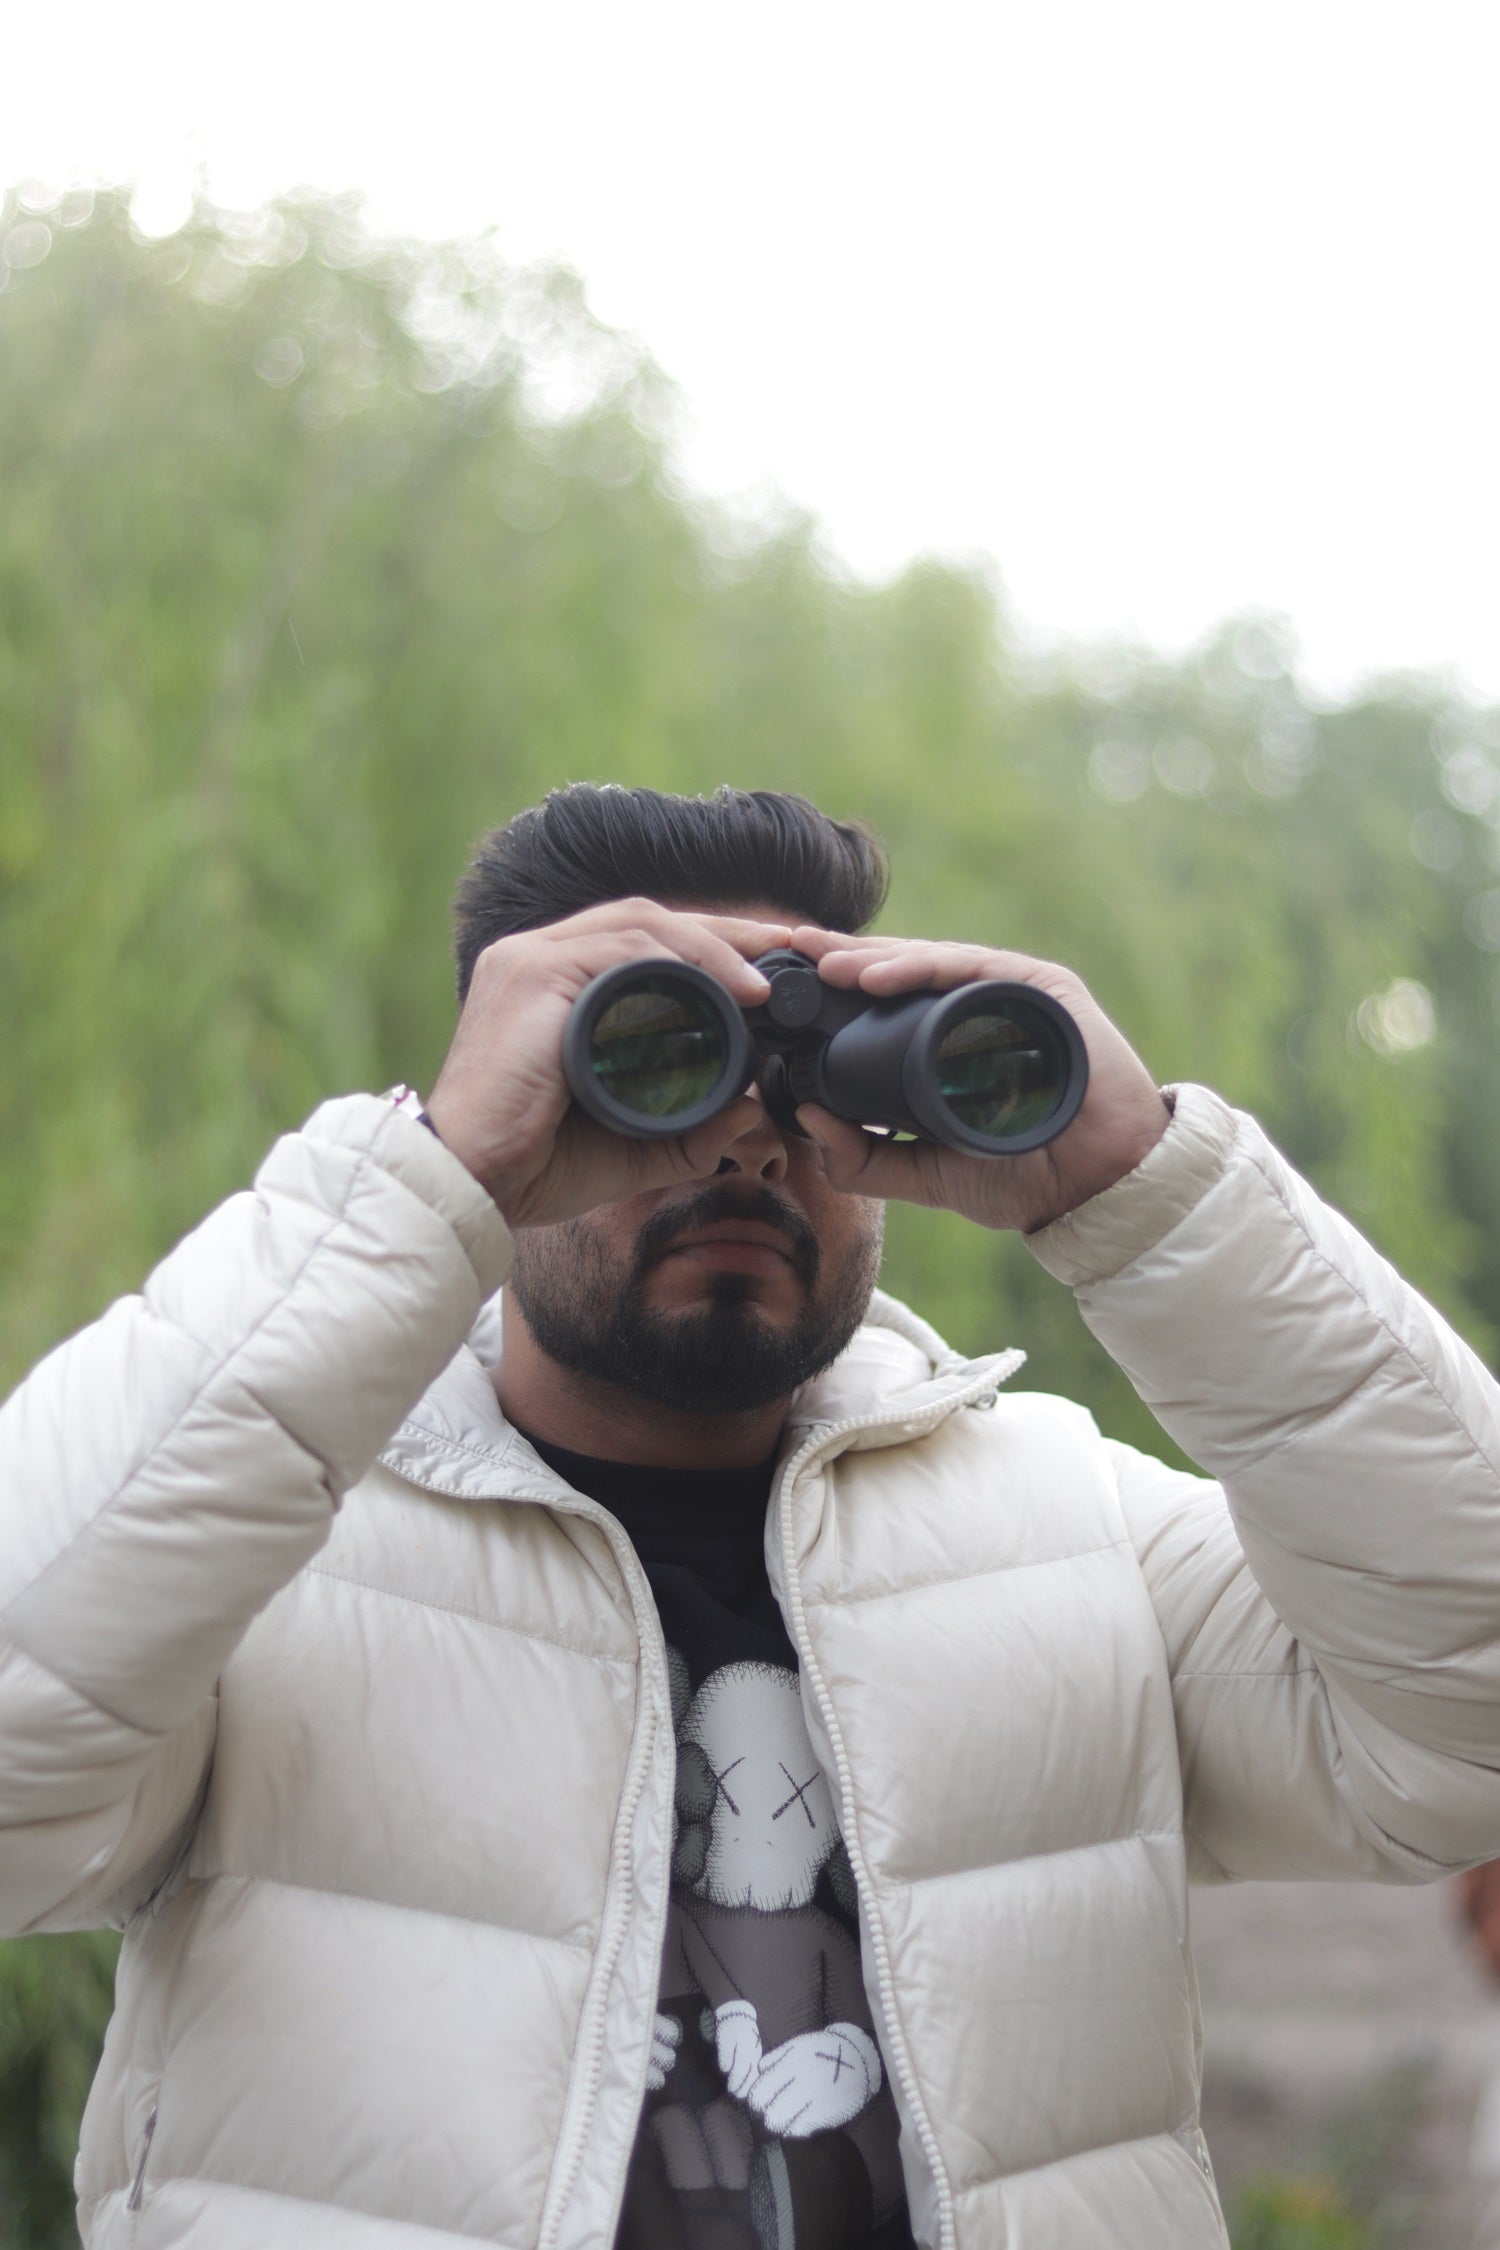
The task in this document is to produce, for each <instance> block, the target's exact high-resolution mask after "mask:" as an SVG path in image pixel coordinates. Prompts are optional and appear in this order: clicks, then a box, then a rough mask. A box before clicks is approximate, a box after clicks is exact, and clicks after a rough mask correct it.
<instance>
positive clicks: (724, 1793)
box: [708, 1757, 805, 1820]
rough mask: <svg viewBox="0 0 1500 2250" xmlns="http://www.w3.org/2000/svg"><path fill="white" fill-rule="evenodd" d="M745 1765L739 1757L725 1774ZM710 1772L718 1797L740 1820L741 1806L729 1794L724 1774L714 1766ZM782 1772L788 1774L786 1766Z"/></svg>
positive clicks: (710, 1768) (788, 1776)
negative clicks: (725, 1785)
mask: <svg viewBox="0 0 1500 2250" xmlns="http://www.w3.org/2000/svg"><path fill="white" fill-rule="evenodd" d="M744 1763H745V1761H744V1758H743V1757H738V1758H735V1759H733V1760H732V1761H731V1762H730V1764H729V1765H727V1766H726V1767H725V1768H724V1773H733V1771H734V1769H735V1767H736V1766H742V1765H743V1764H744ZM708 1770H709V1772H710V1773H711V1774H713V1777H714V1788H715V1790H716V1791H717V1793H718V1795H719V1796H721V1797H722V1798H723V1800H724V1802H725V1804H726V1805H727V1806H728V1807H729V1809H730V1811H731V1812H732V1813H733V1814H734V1816H735V1819H736V1820H738V1818H739V1815H740V1808H739V1806H738V1805H737V1804H736V1803H735V1801H734V1799H733V1798H732V1797H731V1796H730V1794H729V1791H728V1790H727V1789H726V1788H725V1787H724V1773H719V1772H717V1771H715V1769H714V1767H713V1766H710V1767H709V1769H708ZM781 1770H782V1772H783V1773H786V1767H785V1766H783V1767H782V1769H781ZM786 1777H787V1780H788V1781H790V1780H791V1778H792V1777H791V1775H790V1774H789V1773H786ZM804 1786H805V1784H804ZM787 1802H788V1803H790V1802H791V1800H790V1798H788V1800H787ZM773 1817H774V1816H773Z"/></svg>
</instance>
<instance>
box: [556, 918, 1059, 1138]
mask: <svg viewBox="0 0 1500 2250" xmlns="http://www.w3.org/2000/svg"><path fill="white" fill-rule="evenodd" d="M755 966H756V968H758V969H759V970H760V972H761V974H762V975H763V976H764V977H766V978H767V979H768V981H769V983H770V987H771V989H770V993H769V995H768V997H767V998H766V999H765V1000H764V1001H763V1002H762V1003H761V1004H760V1005H759V1006H757V1007H754V1008H741V1007H740V1006H739V1005H738V1003H737V1002H736V1001H734V1000H733V999H731V997H730V995H729V994H728V993H727V992H726V991H725V989H724V987H723V986H722V985H721V984H720V983H719V982H718V981H717V979H716V978H714V977H711V976H710V975H709V974H708V973H707V971H706V970H703V969H699V968H696V967H694V966H693V965H692V963H690V962H686V961H677V960H672V959H663V960H659V961H651V960H646V961H628V962H625V963H623V964H622V965H621V966H619V967H618V968H613V969H606V970H605V971H604V973H603V975H602V976H597V977H595V978H594V980H593V982H592V984H590V985H588V986H587V987H586V988H585V989H584V991H582V992H581V993H580V994H579V996H578V998H577V1000H576V1001H575V1002H574V1004H573V1010H572V1013H571V1015H570V1016H569V1018H568V1022H567V1025H566V1028H565V1030H564V1034H563V1069H564V1071H565V1073H566V1076H567V1081H568V1086H569V1089H570V1091H571V1092H572V1095H573V1098H574V1100H575V1101H576V1102H577V1103H578V1105H579V1107H580V1108H581V1109H583V1110H585V1111H587V1113H588V1115H589V1116H590V1117H594V1118H597V1119H598V1121H599V1123H600V1124H601V1125H607V1126H608V1127H609V1128H610V1129H611V1130H612V1131H613V1132H616V1133H625V1134H628V1135H631V1136H633V1137H634V1138H637V1139H651V1138H656V1137H662V1138H665V1137H666V1136H668V1135H671V1134H675V1133H684V1132H688V1131H690V1130H691V1129H692V1127H693V1126H695V1125H701V1124H704V1123H706V1121H707V1120H708V1119H709V1118H711V1117H714V1116H716V1115H717V1114H718V1112H719V1111H720V1110H721V1109H724V1108H726V1107H727V1106H728V1104H729V1103H730V1102H732V1101H733V1100H734V1099H735V1098H736V1097H737V1096H738V1095H740V1094H742V1093H744V1092H745V1091H746V1089H747V1088H748V1087H749V1086H751V1085H752V1084H753V1085H755V1086H757V1087H758V1088H759V1090H760V1093H761V1097H762V1099H763V1100H764V1102H765V1105H766V1108H767V1110H768V1111H769V1112H770V1114H771V1116H772V1117H773V1118H774V1119H775V1121H776V1123H777V1124H778V1125H779V1126H781V1127H782V1128H783V1129H784V1130H785V1131H787V1132H789V1133H793V1134H796V1135H797V1136H798V1137H799V1138H805V1137H806V1136H805V1135H804V1134H803V1132H802V1128H801V1126H800V1125H799V1124H798V1123H797V1117H796V1112H797V1108H798V1106H799V1104H801V1103H803V1102H816V1103H818V1104H819V1106H820V1107H822V1108H824V1109H828V1110H831V1111H832V1112H833V1113H834V1115H835V1116H837V1117H845V1118H848V1119H850V1120H851V1121H852V1122H853V1123H855V1124H858V1125H868V1126H874V1127H877V1128H880V1129H883V1130H885V1131H888V1132H899V1133H910V1134H914V1135H915V1136H916V1137H917V1138H918V1139H920V1140H928V1141H938V1142H942V1143H943V1144H944V1145H945V1146H947V1147H949V1148H956V1149H963V1150H965V1151H966V1152H967V1153H969V1154H970V1155H975V1156H1019V1155H1021V1154H1023V1153H1024V1152H1025V1151H1026V1150H1028V1149H1033V1148H1040V1147H1042V1146H1043V1145H1044V1143H1046V1142H1047V1141H1051V1140H1055V1139H1056V1138H1057V1135H1058V1134H1059V1133H1061V1132H1062V1131H1063V1130H1064V1129H1065V1127H1066V1126H1067V1125H1068V1124H1070V1123H1071V1121H1072V1119H1073V1117H1074V1116H1075V1115H1076V1114H1077V1111H1078V1106H1079V1104H1080V1102H1081V1101H1082V1100H1083V1097H1084V1092H1085V1090H1086V1088H1087V1085H1088V1057H1087V1055H1086V1053H1085V1050H1084V1044H1083V1039H1082V1036H1081V1035H1080V1033H1079V1030H1078V1027H1077V1025H1076V1024H1075V1023H1074V1021H1073V1019H1072V1017H1071V1016H1070V1015H1069V1014H1068V1012H1067V1010H1066V1009H1065V1008H1064V1007H1062V1006H1061V1005H1060V1004H1059V1003H1058V1002H1057V1001H1056V1000H1054V999H1053V998H1052V997H1051V995H1050V994H1049V993H1045V992H1040V991H1038V990H1037V989H1036V987H1035V986H1034V985H1029V984H1010V983H1002V982H999V981H994V980H986V981H984V982H982V983H976V984H965V985H960V986H958V988H957V989H956V990H955V991H952V992H912V993H902V994H899V995H897V996H896V997H895V998H893V999H887V1000H879V999H872V998H871V997H870V995H869V994H868V993H864V992H860V991H845V990H843V989H841V988H838V987H835V986H833V985H829V984H825V983H824V982H823V980H822V978H821V977H820V976H819V975H818V971H817V966H816V964H815V963H814V962H812V961H810V960H809V959H808V958H807V957H806V955H804V954H801V953H794V952H791V951H790V950H788V949H787V948H785V947H778V948H777V949H776V950H775V951H774V952H770V953H763V954H761V956H760V957H759V959H758V960H757V961H756V963H755Z"/></svg>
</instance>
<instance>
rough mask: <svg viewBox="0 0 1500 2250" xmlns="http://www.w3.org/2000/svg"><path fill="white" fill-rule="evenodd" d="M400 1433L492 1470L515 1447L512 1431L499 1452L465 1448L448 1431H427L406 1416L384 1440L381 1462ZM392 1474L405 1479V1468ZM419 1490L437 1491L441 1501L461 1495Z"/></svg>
mask: <svg viewBox="0 0 1500 2250" xmlns="http://www.w3.org/2000/svg"><path fill="white" fill-rule="evenodd" d="M402 1431H410V1432H411V1434H412V1436H413V1437H418V1438H420V1439H421V1441H422V1443H423V1445H435V1446H438V1447H440V1448H441V1450H442V1451H443V1452H445V1453H461V1454H462V1455H463V1457H464V1459H465V1460H466V1461H483V1462H486V1463H487V1464H489V1466H491V1467H492V1468H500V1467H502V1466H503V1464H504V1461H505V1456H506V1455H507V1454H508V1453H509V1452H511V1451H512V1449H513V1447H514V1444H515V1432H514V1431H512V1432H511V1434H510V1436H508V1437H507V1439H506V1441H505V1443H504V1445H502V1446H501V1447H500V1448H499V1450H498V1451H497V1450H496V1449H495V1447H494V1446H492V1445H465V1443H464V1441H463V1439H462V1438H456V1437H449V1436H448V1434H447V1432H446V1431H444V1430H434V1429H429V1427H428V1426H427V1424H426V1423H425V1422H418V1421H415V1420H413V1419H412V1418H411V1417H410V1416H408V1418H407V1419H406V1421H404V1422H403V1423H402V1424H401V1425H400V1428H398V1429H397V1430H396V1432H395V1434H394V1435H393V1436H392V1437H390V1438H388V1439H387V1440H386V1442H385V1444H384V1446H383V1447H382V1448H381V1452H380V1458H381V1460H382V1461H384V1460H385V1457H386V1455H387V1454H388V1453H389V1452H390V1451H391V1448H392V1447H393V1446H394V1444H395V1442H396V1438H398V1437H400V1435H401V1434H402ZM390 1465H391V1464H389V1463H388V1464H387V1466H390ZM395 1473H396V1475H398V1476H404V1475H405V1474H406V1471H405V1470H404V1469H398V1470H396V1471H395ZM418 1489H419V1490H421V1491H423V1492H428V1491H432V1490H434V1489H436V1490H438V1491H439V1497H440V1498H442V1499H444V1500H456V1499H458V1498H459V1497H460V1495H459V1494H458V1493H456V1492H442V1491H441V1489H440V1488H437V1487H433V1486H430V1485H421V1486H419V1488H418ZM522 1497H523V1495H521V1494H520V1493H510V1492H490V1493H486V1495H485V1498H486V1499H488V1500H495V1501H503V1500H512V1499H520V1498H522Z"/></svg>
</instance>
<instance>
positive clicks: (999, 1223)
mask: <svg viewBox="0 0 1500 2250" xmlns="http://www.w3.org/2000/svg"><path fill="white" fill-rule="evenodd" d="M791 943H792V945H793V946H794V947H795V949H796V951H797V952H799V953H803V954H806V955H807V957H808V958H809V960H813V961H816V962H817V964H818V974H819V975H820V976H821V977H822V978H823V980H824V982H825V983H826V984H832V985H837V986H839V987H841V988H843V989H844V990H846V991H850V990H854V989H855V988H858V989H859V990H860V991H862V992H868V993H869V994H870V996H871V997H872V998H873V999H881V1000H886V999H890V998H892V997H893V996H894V995H895V994H897V993H906V992H922V991H928V992H950V991H952V990H953V988H954V986H955V985H960V984H973V983H975V982H977V981H979V980H980V979H982V978H987V977H989V978H995V977H998V978H1003V979H1005V980H1006V981H1007V982H1009V983H1012V984H1034V985H1036V986H1037V988H1038V989H1039V990H1040V991H1042V992H1046V993H1049V994H1050V995H1051V996H1052V998H1053V999H1054V1000H1060V1001H1061V1002H1062V1005H1063V1006H1064V1007H1065V1008H1066V1009H1067V1010H1068V1013H1069V1014H1070V1015H1071V1016H1072V1017H1073V1020H1074V1021H1075V1023H1076V1024H1077V1026H1078V1029H1079V1031H1080V1032H1081V1033H1082V1035H1083V1043H1084V1046H1085V1047H1086V1049H1087V1050H1088V1058H1089V1085H1088V1092H1087V1094H1086V1095H1085V1096H1084V1101H1083V1107H1082V1108H1081V1109H1080V1110H1079V1112H1078V1115H1077V1116H1076V1117H1075V1118H1074V1120H1073V1122H1072V1124H1071V1125H1070V1126H1069V1127H1068V1128H1067V1130H1066V1132H1064V1133H1062V1134H1061V1135H1059V1137H1058V1139H1056V1140H1055V1141H1049V1142H1048V1144H1047V1146H1046V1147H1045V1148H1038V1149H1032V1150H1030V1151H1029V1152H1028V1153H1027V1154H1026V1155H1024V1156H1008V1157H987V1156H970V1155H968V1154H966V1153H965V1152H964V1151H963V1150H961V1149H951V1148H943V1147H940V1146H939V1145H938V1144H937V1143H936V1142H931V1141H905V1142H894V1143H893V1142H892V1141H890V1140H889V1139H886V1138H884V1137H883V1136H882V1135H880V1134H878V1133H868V1132H866V1131H865V1130H864V1128H863V1127H862V1126H859V1125H852V1124H850V1123H849V1122H848V1120H847V1119H845V1118H839V1117H835V1116H833V1115H832V1113H831V1112H830V1111H828V1110H826V1109H821V1108H818V1107H817V1106H816V1105H814V1104H812V1103H807V1104H805V1105H804V1106H803V1107H802V1108H801V1109H799V1110H798V1112H797V1122H798V1123H799V1124H800V1125H801V1126H802V1127H803V1129H804V1131H806V1132H807V1133H809V1134H811V1136H812V1137H813V1139H814V1140H815V1141H816V1142H817V1143H818V1145H819V1147H820V1149H821V1150H822V1154H823V1169H824V1171H825V1173H826V1174H827V1176H828V1178H829V1180H830V1181H831V1183H832V1184H833V1186H834V1187H836V1188H840V1189H842V1190H844V1191H845V1192H846V1193H848V1194H851V1195H871V1196H880V1197H888V1198H894V1199H896V1200H897V1201H899V1202H903V1203H925V1204H928V1205H930V1206H933V1207H935V1208H938V1209H942V1210H948V1211H957V1212H960V1213H961V1214H962V1215H963V1217H964V1218H966V1219H973V1220H975V1221H977V1223H978V1224H979V1225H980V1226H986V1227H1010V1228H1018V1229H1019V1230H1021V1231H1022V1232H1023V1233H1026V1234H1034V1233H1035V1232H1036V1231H1037V1229H1038V1228H1040V1227H1044V1226H1047V1225H1049V1224H1050V1223H1051V1221H1052V1220H1053V1219H1058V1218H1061V1217H1062V1215H1063V1213H1064V1212H1065V1211H1072V1210H1075V1209H1076V1208H1077V1206H1078V1205H1079V1204H1080V1203H1086V1202H1087V1201H1088V1200H1089V1198H1090V1196H1094V1195H1100V1194H1102V1193H1103V1191H1104V1189H1105V1188H1107V1187H1112V1186H1113V1185H1114V1183H1115V1181H1116V1180H1119V1179H1123V1178H1124V1176H1125V1174H1126V1173H1127V1172H1131V1171H1133V1170H1134V1169H1135V1167H1136V1165H1137V1164H1139V1163H1140V1161H1141V1159H1142V1157H1143V1156H1145V1155H1146V1154H1147V1152H1148V1151H1149V1150H1150V1149H1152V1148H1154V1147H1155V1146H1156V1143H1157V1142H1158V1141H1159V1140H1160V1139H1161V1137H1162V1134H1163V1133H1164V1132H1165V1131H1166V1129H1167V1125H1168V1122H1169V1112H1168V1110H1167V1105H1166V1103H1165V1102H1164V1101H1163V1099H1162V1097H1161V1094H1160V1092H1159V1091H1158V1089H1157V1087H1156V1085H1155V1083H1154V1082H1153V1080H1152V1077H1151V1074H1150V1072H1149V1071H1148V1070H1147V1069H1146V1066H1145V1064H1144V1063H1143V1062H1142V1061H1141V1059H1140V1057H1139V1056H1138V1055H1137V1054H1136V1053H1135V1052H1134V1051H1133V1049H1132V1048H1131V1047H1130V1046H1129V1045H1128V1043H1127V1042H1126V1040H1125V1039H1124V1037H1123V1036H1122V1034H1121V1033H1120V1032H1118V1031H1117V1030H1116V1029H1115V1026H1114V1025H1113V1024H1112V1023H1111V1022H1110V1020H1109V1018H1108V1017H1107V1016H1106V1015H1105V1014H1104V1012H1103V1010H1102V1009H1101V1008H1100V1007H1099V1005H1098V1003H1097V1001H1095V1000H1094V999H1093V998H1092V996H1091V995H1090V993H1089V992H1088V991H1087V989H1086V988H1085V986H1084V985H1083V984H1081V983H1080V982H1079V980H1078V978H1077V977H1076V976H1074V974H1073V972H1072V971H1071V970H1070V969H1064V968H1060V967H1058V966H1057V964H1056V963H1055V962H1051V961H1035V960H1033V959H1032V958H1031V957H1030V956H1029V955H1028V954H1024V953H1004V952H999V951H994V950H991V949H990V948H988V947H986V946H982V945H956V944H944V943H941V942H937V941H933V940H930V939H926V938H896V937H848V936H845V935H844V934H843V933H841V932H840V931H837V930H821V929H817V928H814V927H811V926H809V925H804V926H803V927H801V928H799V929H795V930H793V932H792V936H791Z"/></svg>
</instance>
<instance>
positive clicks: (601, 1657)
mask: <svg viewBox="0 0 1500 2250" xmlns="http://www.w3.org/2000/svg"><path fill="white" fill-rule="evenodd" d="M302 1567H303V1571H304V1572H305V1573H306V1575H307V1576H308V1577H309V1578H328V1579H331V1580H332V1581H333V1583H334V1585H336V1586H353V1587H356V1588H357V1589H358V1591H359V1592H360V1593H362V1594H378V1595H380V1596H381V1597H382V1599H383V1600H385V1601H389V1602H406V1603H408V1604H409V1605H410V1606H411V1607H412V1608H413V1609H431V1610H436V1611H438V1612H440V1613H441V1614H442V1615H443V1616H445V1617H466V1618H467V1619H468V1620H469V1622H470V1624H472V1625H483V1626H485V1627H487V1628H488V1629H489V1631H491V1632H494V1633H514V1634H515V1636H516V1638H517V1640H522V1641H536V1642H538V1643H539V1644H540V1646H541V1647H543V1648H558V1649H561V1650H562V1651H563V1653H564V1655H566V1656H581V1657H583V1658H584V1659H585V1660H586V1661H587V1662H588V1663H590V1664H609V1665H614V1666H616V1667H617V1668H618V1669H619V1670H622V1671H626V1672H633V1671H634V1670H635V1668H636V1660H635V1658H634V1657H631V1656H609V1655H606V1654H605V1652H604V1651H603V1650H601V1649H596V1648H580V1647H579V1645H578V1643H577V1642H576V1641H565V1640H564V1639H563V1638H562V1637H561V1635H560V1634H556V1633H540V1632H535V1631H533V1630H532V1629H531V1628H530V1627H529V1626H526V1625H512V1624H510V1623H509V1622H508V1621H507V1620H506V1619H505V1618H503V1617H482V1616H481V1615H480V1613H479V1611H478V1610H477V1609H461V1608H460V1607H459V1605H458V1604H457V1602H439V1601H429V1600H427V1598H426V1597H425V1596H424V1595H422V1594H403V1593H401V1592H400V1591H399V1590H398V1589H397V1588H396V1587H394V1586H377V1585H376V1584H375V1583H374V1581H373V1580H371V1579H369V1578H354V1577H351V1576H350V1574H349V1573H348V1572H347V1571H343V1570H330V1569H329V1567H328V1565H327V1563H315V1562H313V1563H304V1564H303V1566H302Z"/></svg>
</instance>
